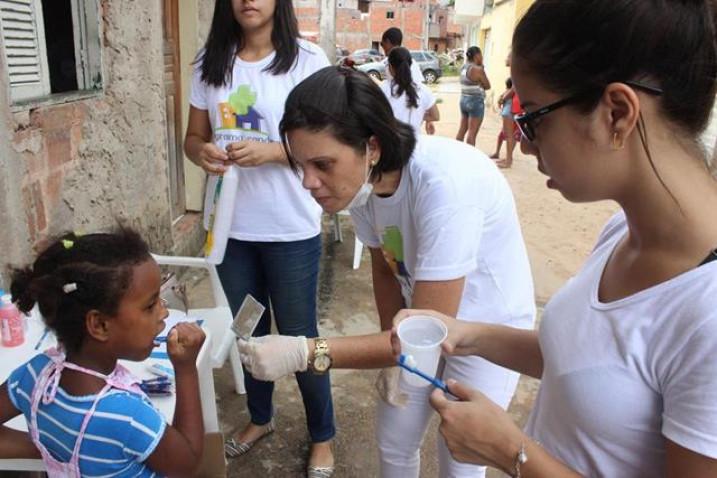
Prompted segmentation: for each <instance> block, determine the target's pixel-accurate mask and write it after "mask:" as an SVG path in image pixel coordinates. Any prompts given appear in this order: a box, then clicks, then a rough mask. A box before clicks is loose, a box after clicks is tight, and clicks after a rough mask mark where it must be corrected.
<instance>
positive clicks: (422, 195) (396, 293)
mask: <svg viewBox="0 0 717 478" xmlns="http://www.w3.org/2000/svg"><path fill="white" fill-rule="evenodd" d="M280 129H281V133H282V136H283V139H284V141H285V144H286V147H287V151H289V152H290V155H289V160H290V162H291V163H292V164H293V165H294V166H295V167H297V168H298V169H300V170H301V171H302V173H303V185H304V187H305V188H306V189H308V190H309V191H310V192H311V194H312V196H313V197H314V199H315V200H316V201H317V202H318V203H319V204H320V205H321V207H322V208H323V209H324V211H326V212H328V213H334V212H337V211H340V210H342V209H349V210H350V212H351V217H352V218H353V221H354V223H355V228H356V234H357V235H358V237H359V239H361V241H362V242H363V243H364V244H366V245H367V246H368V247H369V249H370V252H371V265H372V274H373V284H374V295H375V300H376V307H377V309H378V312H379V316H380V320H381V328H382V330H385V331H388V330H389V329H390V328H391V326H392V320H393V317H394V316H395V315H396V313H397V312H398V311H399V310H400V309H401V308H403V307H406V306H413V307H422V308H432V309H435V310H440V311H442V312H444V313H448V314H453V315H458V316H460V317H482V318H489V319H490V320H494V321H495V322H496V323H500V324H504V325H510V326H514V327H521V328H530V327H531V326H532V323H533V319H534V313H535V306H534V302H533V286H532V281H531V275H530V268H529V264H528V258H527V254H526V250H525V245H524V243H523V239H522V235H521V231H520V226H519V224H518V218H517V213H516V209H515V204H514V201H513V196H512V194H511V191H510V188H509V186H508V184H507V182H506V181H505V179H504V178H503V176H502V175H501V174H500V172H499V171H498V169H497V168H496V167H495V165H494V164H493V162H492V161H491V160H490V159H489V158H488V157H487V156H485V155H484V154H483V153H481V152H480V151H478V150H476V149H475V148H472V147H469V146H467V145H465V144H464V143H459V142H457V141H454V140H452V139H447V138H442V137H422V138H421V139H420V140H418V141H417V140H416V136H415V133H414V131H413V129H412V128H411V126H410V125H407V124H404V123H402V122H400V121H398V120H397V119H396V118H395V117H394V115H393V112H392V110H391V106H390V105H389V103H388V101H387V100H386V97H385V96H384V95H383V93H382V92H381V89H380V88H379V87H378V86H377V85H376V84H374V82H373V81H371V79H370V78H369V77H367V76H366V75H364V74H363V73H360V72H356V71H353V70H348V69H344V68H337V67H328V68H325V69H323V70H320V71H319V72H317V73H314V74H313V75H312V76H310V77H309V78H307V79H306V80H304V81H303V82H302V83H300V84H299V85H298V86H297V87H296V88H295V89H294V90H293V91H292V92H291V94H290V95H289V98H288V99H287V102H286V110H285V113H284V117H283V119H282V123H281V128H280ZM279 343H281V346H280V347H277V344H279ZM269 350H271V351H276V352H277V353H278V357H275V358H274V359H273V360H274V363H273V364H267V363H266V362H265V360H264V359H265V358H266V357H267V356H268V355H270V354H268V351H269ZM436 353H438V350H437V349H436ZM242 354H243V355H244V359H245V361H246V363H248V364H249V367H250V368H251V370H252V373H254V374H255V376H257V375H259V376H262V375H263V373H268V374H269V375H271V374H272V373H278V374H282V373H289V372H293V371H294V369H295V368H296V367H299V368H300V367H304V368H305V367H306V366H307V365H306V361H305V359H306V355H309V356H310V357H311V367H312V368H313V369H314V370H318V371H325V370H326V369H327V368H328V365H330V364H331V361H334V363H335V364H337V365H340V366H350V367H367V366H372V365H374V366H385V365H388V364H390V363H392V362H393V363H395V361H393V360H392V356H391V348H390V341H389V340H388V336H387V332H386V333H385V334H384V335H383V336H381V335H377V336H373V337H362V338H346V339H345V340H340V339H330V340H329V341H325V340H323V339H320V340H310V341H309V342H308V344H307V342H306V341H305V340H304V341H302V340H300V339H289V338H282V337H276V336H275V337H267V338H265V339H261V340H256V341H253V343H250V344H243V345H242ZM327 356H328V358H326V357H327ZM346 358H348V359H349V362H344V359H346ZM317 360H318V362H317ZM302 361H303V363H302ZM265 365H266V366H268V368H267V367H265ZM284 366H285V367H284ZM282 367H283V368H282ZM423 372H425V373H428V374H430V375H436V374H437V373H438V374H439V375H440V373H441V371H440V370H437V369H436V366H435V363H434V364H433V370H424V371H423ZM396 373H397V370H396V369H395V368H394V369H392V370H391V371H390V372H387V373H385V374H384V379H385V380H386V381H390V380H389V378H390V377H386V375H389V376H395V375H396ZM443 374H445V375H446V376H450V377H460V380H462V381H465V382H466V383H470V384H471V386H473V387H476V388H478V389H480V390H482V391H483V392H484V393H486V395H488V396H490V397H491V398H492V399H493V400H495V401H496V402H497V403H499V404H501V406H503V407H506V406H507V405H508V403H509V402H510V399H511V397H512V396H513V392H514V390H515V386H516V384H517V380H518V375H517V374H515V373H513V372H510V371H508V370H506V369H504V368H502V367H497V366H494V365H492V364H490V363H488V362H487V361H485V360H483V359H480V358H477V357H460V358H456V359H454V358H448V359H447V360H446V363H445V371H443ZM425 385H427V383H426V384H425ZM425 385H424V383H423V382H421V383H420V385H411V384H410V383H404V384H403V389H404V391H405V392H406V394H407V397H408V400H407V405H406V406H405V408H402V409H397V408H395V407H393V406H391V405H389V404H387V403H384V402H383V401H382V402H380V403H379V410H378V430H377V436H378V444H379V449H380V455H381V474H382V476H384V477H400V478H407V477H409V478H410V477H417V476H418V473H419V467H420V462H419V448H420V444H421V441H422V438H423V434H424V432H425V429H426V427H427V425H428V421H429V419H430V417H431V414H432V410H431V408H430V406H429V404H428V396H429V392H430V387H427V386H425ZM439 456H440V460H441V476H452V477H459V476H460V477H462V476H466V477H468V476H470V477H475V476H480V474H481V473H483V468H481V467H477V466H474V465H467V464H460V463H458V462H456V461H455V460H453V459H451V458H450V456H449V454H448V452H447V450H446V448H445V446H444V445H443V444H442V443H441V444H440V453H439Z"/></svg>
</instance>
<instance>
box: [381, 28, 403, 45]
mask: <svg viewBox="0 0 717 478" xmlns="http://www.w3.org/2000/svg"><path fill="white" fill-rule="evenodd" d="M386 40H388V41H389V42H390V43H391V45H393V46H401V44H402V43H403V33H401V30H400V29H399V28H396V27H391V28H389V29H388V30H386V31H385V32H383V35H381V41H386Z"/></svg>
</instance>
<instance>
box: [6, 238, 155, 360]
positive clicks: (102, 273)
mask: <svg viewBox="0 0 717 478" xmlns="http://www.w3.org/2000/svg"><path fill="white" fill-rule="evenodd" d="M151 257H152V256H151V255H150V253H149V248H148V247H147V244H146V243H145V242H144V240H142V238H141V237H140V236H139V234H138V233H136V232H135V231H133V230H131V229H126V228H120V229H118V230H117V231H115V232H112V233H106V234H87V235H83V236H77V235H75V234H74V233H67V234H64V235H62V236H60V237H58V238H56V239H55V240H53V241H52V242H51V243H50V245H49V246H48V247H47V248H46V249H45V250H44V251H43V252H41V253H40V255H39V256H38V257H37V259H35V262H34V264H32V265H30V266H27V267H24V268H13V269H11V272H10V278H11V285H10V293H11V294H12V300H13V302H15V303H16V304H17V306H18V308H19V309H20V310H21V311H23V312H25V313H28V312H30V310H31V309H32V308H33V307H34V305H35V304H36V303H37V304H38V306H39V309H40V313H41V314H42V317H43V318H44V320H45V324H46V325H47V326H48V327H49V328H50V329H52V330H53V331H54V332H55V334H56V335H57V338H58V340H59V341H60V342H61V343H62V344H63V345H64V346H65V348H66V349H67V350H68V351H77V350H78V349H79V348H80V346H81V345H82V343H83V341H84V339H85V336H86V328H85V317H86V315H87V313H88V312H89V311H91V310H98V311H100V312H102V313H104V314H107V315H109V316H113V315H115V314H116V313H117V308H118V306H119V304H120V301H121V300H122V297H123V296H124V294H125V293H126V292H127V289H128V288H129V286H130V283H131V280H132V268H133V266H136V265H139V264H142V263H143V262H145V261H147V260H150V259H151ZM67 284H76V285H77V288H76V290H72V289H67V290H68V291H67V292H66V291H65V290H64V289H63V287H64V286H65V285H67ZM73 288H74V287H73Z"/></svg>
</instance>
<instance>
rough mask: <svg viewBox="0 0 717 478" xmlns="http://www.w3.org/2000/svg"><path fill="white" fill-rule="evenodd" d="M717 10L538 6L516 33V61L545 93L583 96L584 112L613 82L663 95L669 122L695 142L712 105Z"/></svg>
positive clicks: (676, 4) (656, 5)
mask: <svg viewBox="0 0 717 478" xmlns="http://www.w3.org/2000/svg"><path fill="white" fill-rule="evenodd" d="M715 11H716V9H715V0H609V1H606V0H561V1H555V0H538V1H537V2H535V3H534V4H533V5H532V6H531V7H530V9H529V10H528V12H527V13H526V14H525V16H524V17H523V18H522V20H521V21H520V23H519V24H518V26H517V27H516V30H515V34H514V37H513V55H514V56H515V57H517V58H520V59H521V60H522V61H523V62H524V63H525V65H526V66H527V68H528V70H529V71H530V72H531V73H532V74H533V75H534V76H535V77H536V78H537V79H538V81H540V82H541V83H542V84H543V85H544V86H545V87H546V88H548V89H550V90H552V91H554V92H556V93H561V94H563V95H565V96H571V95H578V94H582V93H584V94H585V95H584V96H583V98H582V101H580V102H578V103H577V104H576V106H577V107H578V108H579V109H580V110H581V111H584V112H587V111H592V110H593V109H594V108H595V106H596V105H597V103H598V101H599V98H600V96H601V95H602V92H603V90H604V88H605V86H607V85H608V84H609V83H612V82H624V81H627V80H634V81H640V82H642V83H645V84H648V85H650V86H654V87H657V88H660V89H662V91H663V93H662V95H661V96H660V99H659V103H660V107H661V109H662V111H663V113H664V114H665V116H666V117H667V118H668V119H669V120H670V121H672V122H673V123H674V124H675V125H677V126H679V127H680V128H682V129H683V130H684V131H685V132H686V133H688V134H689V135H692V136H696V135H697V134H699V133H700V132H701V131H702V130H704V129H705V127H706V126H707V123H708V121H709V116H710V112H711V110H712V104H713V103H714V100H715V92H716V90H715V81H716V79H717V47H716V43H715ZM546 25H548V26H549V28H546Z"/></svg>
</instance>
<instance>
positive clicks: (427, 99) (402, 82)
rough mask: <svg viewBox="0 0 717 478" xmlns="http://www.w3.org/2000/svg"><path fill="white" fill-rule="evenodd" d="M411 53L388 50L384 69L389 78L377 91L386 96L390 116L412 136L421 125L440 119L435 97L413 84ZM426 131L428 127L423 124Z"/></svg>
mask: <svg viewBox="0 0 717 478" xmlns="http://www.w3.org/2000/svg"><path fill="white" fill-rule="evenodd" d="M412 63H413V59H412V58H411V53H410V52H409V51H408V50H406V49H405V48H403V47H401V46H397V47H394V48H392V49H391V53H389V54H388V68H389V70H391V76H390V77H389V79H387V80H386V81H384V82H383V83H381V91H383V94H384V95H386V98H387V99H388V102H389V103H390V105H391V109H392V110H393V115H394V116H395V117H396V118H397V119H399V120H401V121H403V122H404V123H408V124H410V125H411V126H412V127H413V130H414V131H415V132H416V133H419V132H420V130H421V123H423V121H424V120H425V121H426V123H432V122H433V121H438V120H439V119H440V113H439V112H438V107H437V106H436V98H435V97H434V96H433V93H431V90H430V89H428V87H427V86H426V85H424V84H423V83H414V81H413V79H412V78H413V77H412V75H411V64H412ZM426 127H427V130H429V131H430V129H431V127H430V126H428V124H427V125H426Z"/></svg>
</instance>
